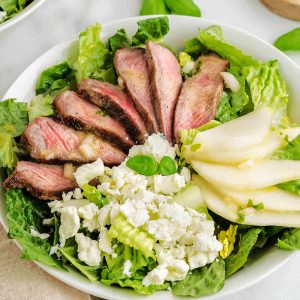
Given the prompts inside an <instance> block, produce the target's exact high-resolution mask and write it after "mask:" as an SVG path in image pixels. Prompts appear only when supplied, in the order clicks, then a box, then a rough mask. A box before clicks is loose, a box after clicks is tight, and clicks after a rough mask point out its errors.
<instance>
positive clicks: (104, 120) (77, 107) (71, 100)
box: [53, 91, 134, 151]
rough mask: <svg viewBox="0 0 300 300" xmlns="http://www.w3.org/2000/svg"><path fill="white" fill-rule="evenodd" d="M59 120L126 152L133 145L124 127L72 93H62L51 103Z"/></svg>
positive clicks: (95, 106)
mask: <svg viewBox="0 0 300 300" xmlns="http://www.w3.org/2000/svg"><path fill="white" fill-rule="evenodd" d="M53 105H54V107H55V110H56V112H57V114H58V116H59V118H60V119H61V120H62V121H63V122H64V123H65V124H68V125H70V126H73V127H74V128H76V129H78V130H87V131H91V132H93V133H95V134H96V135H98V136H100V137H101V138H103V139H105V140H106V141H109V142H110V143H112V144H115V145H117V146H118V147H119V148H121V149H122V150H124V151H128V149H129V148H131V147H132V146H133V145H134V143H133V141H132V139H131V138H130V137H129V136H128V134H127V132H126V130H125V129H124V127H123V126H122V125H121V124H120V123H119V122H118V121H116V120H114V119H113V118H111V117H110V116H108V115H103V114H101V112H100V109H99V107H98V106H97V105H94V104H92V103H90V102H88V101H86V100H84V99H82V98H80V97H79V96H78V95H77V94H76V93H74V92H70V91H67V92H64V93H62V94H61V95H59V96H57V97H56V98H55V100H54V102H53Z"/></svg>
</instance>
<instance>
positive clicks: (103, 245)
mask: <svg viewBox="0 0 300 300" xmlns="http://www.w3.org/2000/svg"><path fill="white" fill-rule="evenodd" d="M111 241H112V239H111V237H110V236H109V235H108V229H107V228H106V227H102V228H101V230H100V234H99V248H100V250H101V251H103V252H105V253H108V254H113V253H114V251H113V248H112V245H111Z"/></svg>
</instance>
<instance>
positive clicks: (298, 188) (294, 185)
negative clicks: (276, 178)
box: [277, 179, 300, 196]
mask: <svg viewBox="0 0 300 300" xmlns="http://www.w3.org/2000/svg"><path fill="white" fill-rule="evenodd" d="M277 186H278V187H279V188H281V189H282V190H285V191H287V192H289V193H292V194H295V195H298V196H300V179H297V180H291V181H288V182H283V183H280V184H278V185H277Z"/></svg>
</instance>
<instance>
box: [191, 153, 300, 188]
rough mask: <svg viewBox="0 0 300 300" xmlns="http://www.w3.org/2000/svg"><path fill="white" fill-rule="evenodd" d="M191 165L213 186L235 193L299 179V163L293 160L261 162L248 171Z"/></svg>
mask: <svg viewBox="0 0 300 300" xmlns="http://www.w3.org/2000/svg"><path fill="white" fill-rule="evenodd" d="M191 165H192V167H193V169H194V170H195V171H196V172H197V173H198V174H199V175H200V176H202V177H203V178H204V179H205V180H207V181H209V182H211V183H212V184H213V185H217V186H220V187H224V188H228V189H232V190H236V191H244V190H257V189H262V188H266V187H270V186H273V185H276V184H279V183H282V182H286V181H290V180H295V179H300V161H295V160H271V159H269V160H262V161H260V162H258V163H256V164H254V165H253V167H251V168H249V169H242V168H239V167H236V166H229V165H216V164H213V163H206V162H202V161H201V162H200V161H196V160H192V161H191Z"/></svg>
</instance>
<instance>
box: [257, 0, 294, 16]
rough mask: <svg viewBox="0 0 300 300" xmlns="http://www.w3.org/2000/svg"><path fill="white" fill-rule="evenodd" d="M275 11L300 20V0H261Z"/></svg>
mask: <svg viewBox="0 0 300 300" xmlns="http://www.w3.org/2000/svg"><path fill="white" fill-rule="evenodd" d="M261 1H262V2H263V3H264V4H265V5H266V6H267V7H268V8H269V9H270V10H271V11H273V12H274V13H276V14H278V15H280V16H282V17H285V18H288V19H292V20H296V21H300V0H261Z"/></svg>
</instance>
